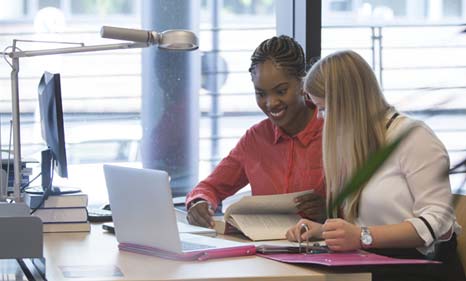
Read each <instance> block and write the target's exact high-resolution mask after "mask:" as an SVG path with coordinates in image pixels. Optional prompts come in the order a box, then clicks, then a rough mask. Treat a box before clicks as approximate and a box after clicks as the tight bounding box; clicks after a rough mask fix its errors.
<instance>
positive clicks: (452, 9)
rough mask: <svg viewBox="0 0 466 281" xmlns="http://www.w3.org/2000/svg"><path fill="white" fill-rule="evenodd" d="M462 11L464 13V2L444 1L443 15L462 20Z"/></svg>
mask: <svg viewBox="0 0 466 281" xmlns="http://www.w3.org/2000/svg"><path fill="white" fill-rule="evenodd" d="M465 3H466V2H465ZM462 11H463V2H462V0H444V1H443V15H444V16H445V17H454V18H460V17H461V12H462Z"/></svg>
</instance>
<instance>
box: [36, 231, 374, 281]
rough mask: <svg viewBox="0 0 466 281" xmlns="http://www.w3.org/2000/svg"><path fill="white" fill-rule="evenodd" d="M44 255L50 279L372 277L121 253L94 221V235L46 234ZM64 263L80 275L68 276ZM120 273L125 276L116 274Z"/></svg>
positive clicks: (244, 261) (261, 262)
mask: <svg viewBox="0 0 466 281" xmlns="http://www.w3.org/2000/svg"><path fill="white" fill-rule="evenodd" d="M44 255H45V258H46V276H47V280H49V281H52V280H53V281H54V280H73V281H77V280H242V281H246V280H261V281H266V280H291V281H293V280H347V281H350V280H358V281H364V280H371V275H370V273H347V272H343V273H336V272H333V273H332V271H330V270H327V269H322V268H315V267H314V268H313V267H310V266H297V265H291V264H286V263H280V262H276V261H272V260H268V259H264V258H261V257H257V256H247V257H236V258H227V259H216V260H209V261H203V262H181V261H173V260H165V259H160V258H157V257H150V256H145V255H139V254H134V253H129V252H125V251H119V250H118V248H117V241H116V238H115V236H114V235H113V234H109V233H106V232H104V231H103V230H102V229H101V226H100V225H99V224H94V225H92V229H91V233H46V234H44ZM64 266H66V267H64ZM60 267H61V268H62V269H64V270H65V272H68V273H70V274H74V275H75V276H76V275H78V276H81V277H76V278H65V277H64V275H63V272H62V269H61V268H60ZM120 272H121V273H122V274H123V276H115V275H118V273H120ZM112 273H113V275H114V276H112ZM85 275H87V277H85Z"/></svg>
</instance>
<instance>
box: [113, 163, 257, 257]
mask: <svg viewBox="0 0 466 281" xmlns="http://www.w3.org/2000/svg"><path fill="white" fill-rule="evenodd" d="M104 174H105V181H106V185H107V191H108V197H109V201H110V206H112V216H113V223H114V226H115V235H116V238H117V241H118V242H119V248H120V249H123V250H128V251H133V252H139V253H144V254H151V255H156V256H161V257H167V258H174V259H207V258H213V257H222V256H223V257H226V256H238V255H251V254H254V253H255V247H254V245H252V244H245V243H239V242H233V241H227V240H224V239H216V238H212V237H207V236H203V235H193V234H189V233H180V232H179V229H178V224H177V221H176V214H175V209H174V206H173V201H172V195H171V188H170V182H169V176H168V173H167V172H165V171H160V170H153V169H141V168H129V167H123V166H114V165H104Z"/></svg>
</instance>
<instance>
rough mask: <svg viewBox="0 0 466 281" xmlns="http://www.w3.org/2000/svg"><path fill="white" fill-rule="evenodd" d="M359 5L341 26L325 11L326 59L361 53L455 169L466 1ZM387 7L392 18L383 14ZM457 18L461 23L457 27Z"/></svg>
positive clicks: (461, 145) (463, 152)
mask: <svg viewBox="0 0 466 281" xmlns="http://www.w3.org/2000/svg"><path fill="white" fill-rule="evenodd" d="M326 2H331V1H330V0H327V1H324V2H323V3H326ZM356 2H358V3H360V4H359V6H357V7H353V12H348V14H350V16H349V17H347V18H345V21H343V22H342V21H339V22H338V23H339V24H340V26H339V27H338V26H335V21H332V20H333V18H331V17H327V15H326V13H327V11H325V10H324V11H323V15H322V18H323V19H324V23H323V28H322V55H326V54H328V53H330V52H334V51H335V50H338V49H353V50H355V51H357V52H358V53H360V54H361V55H362V56H363V57H364V58H365V59H366V60H367V61H368V63H369V64H371V65H372V67H373V69H374V70H375V72H376V74H377V76H378V79H379V82H380V83H381V85H382V87H383V90H384V94H385V96H386V98H387V99H388V101H389V102H390V103H392V104H393V105H395V106H396V107H397V108H398V109H399V110H402V111H404V112H408V113H410V114H412V115H414V116H415V117H416V118H419V119H422V120H424V121H425V122H427V123H428V124H429V126H431V128H433V129H434V130H435V131H436V134H437V135H438V137H439V138H440V139H441V140H442V141H443V143H444V144H445V145H446V147H447V149H448V151H449V154H450V162H451V163H452V165H453V164H455V163H457V162H458V161H459V160H460V159H464V158H465V156H466V145H465V142H464V140H465V138H466V127H465V126H464V124H465V122H464V121H465V120H464V114H465V113H466V103H465V102H463V100H464V98H463V96H464V89H465V88H466V81H465V79H464V77H466V56H464V53H465V51H466V35H464V33H463V34H461V33H460V31H461V30H462V29H464V26H461V23H463V22H464V20H465V19H466V15H464V14H463V15H461V7H462V6H461V3H464V1H463V2H461V1H454V0H452V1H449V0H446V1H365V2H364V3H362V2H359V1H353V3H356ZM433 4H437V6H433ZM439 4H440V6H438V5H439ZM382 6H383V7H387V8H389V9H391V10H392V13H389V12H388V11H389V10H385V11H381V10H377V9H378V8H380V7H382ZM442 7H443V9H442ZM442 10H443V13H442ZM354 11H356V12H354ZM424 11H427V12H424ZM381 12H383V13H381ZM379 13H381V14H379ZM380 15H385V17H381V16H380ZM452 17H453V18H455V17H456V18H457V19H461V21H460V22H458V23H455V22H452V21H451V19H452ZM419 23H422V24H419ZM452 187H453V188H455V182H454V181H453V182H452Z"/></svg>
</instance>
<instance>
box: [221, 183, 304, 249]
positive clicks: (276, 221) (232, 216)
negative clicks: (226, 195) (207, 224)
mask: <svg viewBox="0 0 466 281" xmlns="http://www.w3.org/2000/svg"><path fill="white" fill-rule="evenodd" d="M310 192H312V190H308V191H302V192H295V193H288V194H277V195H256V196H244V197H242V198H241V199H240V200H238V201H237V202H235V203H233V204H231V205H230V206H229V207H227V209H226V210H225V215H224V216H223V217H218V216H216V217H214V221H215V227H214V228H215V230H216V231H217V232H218V233H220V234H231V233H232V232H234V231H238V230H239V231H240V232H242V233H243V234H244V235H246V236H247V237H248V238H250V239H251V240H254V241H262V240H282V239H286V237H285V234H286V231H287V230H288V228H290V227H292V226H294V225H295V224H296V223H297V222H298V221H299V220H300V219H301V217H300V216H299V215H298V209H297V208H296V205H295V203H294V201H293V199H294V198H295V197H297V196H300V195H304V194H307V193H310Z"/></svg>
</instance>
